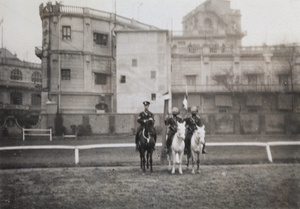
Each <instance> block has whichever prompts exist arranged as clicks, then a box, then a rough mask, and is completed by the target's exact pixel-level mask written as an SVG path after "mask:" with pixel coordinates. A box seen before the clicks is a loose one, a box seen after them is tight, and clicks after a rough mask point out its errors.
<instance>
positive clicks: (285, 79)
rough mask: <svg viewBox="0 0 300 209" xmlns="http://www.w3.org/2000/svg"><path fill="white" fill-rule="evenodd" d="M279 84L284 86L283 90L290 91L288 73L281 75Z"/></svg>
mask: <svg viewBox="0 0 300 209" xmlns="http://www.w3.org/2000/svg"><path fill="white" fill-rule="evenodd" d="M279 85H280V86H281V88H282V92H285V91H288V90H289V75H287V74H282V75H279Z"/></svg>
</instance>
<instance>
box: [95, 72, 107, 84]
mask: <svg viewBox="0 0 300 209" xmlns="http://www.w3.org/2000/svg"><path fill="white" fill-rule="evenodd" d="M106 77H107V75H106V74H103V73H95V84H96V85H106Z"/></svg>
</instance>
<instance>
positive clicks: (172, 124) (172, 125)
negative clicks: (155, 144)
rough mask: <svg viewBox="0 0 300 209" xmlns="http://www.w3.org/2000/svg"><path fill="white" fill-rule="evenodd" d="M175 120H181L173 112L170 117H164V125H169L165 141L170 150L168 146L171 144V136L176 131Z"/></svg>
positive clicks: (180, 121) (168, 147)
mask: <svg viewBox="0 0 300 209" xmlns="http://www.w3.org/2000/svg"><path fill="white" fill-rule="evenodd" d="M177 122H179V123H182V122H183V120H182V119H181V118H180V117H178V116H177V115H174V114H173V116H172V117H170V118H169V117H168V118H166V119H165V125H167V126H169V131H168V138H167V142H166V145H167V149H168V150H170V147H171V144H172V137H173V136H174V135H175V133H176V132H177Z"/></svg>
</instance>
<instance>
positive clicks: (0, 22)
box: [0, 18, 3, 48]
mask: <svg viewBox="0 0 300 209" xmlns="http://www.w3.org/2000/svg"><path fill="white" fill-rule="evenodd" d="M2 24H3V18H2V19H1V21H0V25H1V26H2V27H1V31H2V32H1V38H2V40H1V43H2V47H1V48H3V25H2Z"/></svg>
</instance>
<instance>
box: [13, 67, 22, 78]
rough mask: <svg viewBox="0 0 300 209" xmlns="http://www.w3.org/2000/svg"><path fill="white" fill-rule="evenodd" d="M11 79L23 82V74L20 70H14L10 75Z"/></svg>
mask: <svg viewBox="0 0 300 209" xmlns="http://www.w3.org/2000/svg"><path fill="white" fill-rule="evenodd" d="M10 79H11V80H17V81H21V80H22V72H21V71H20V70H18V69H14V70H12V71H11V73H10Z"/></svg>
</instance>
